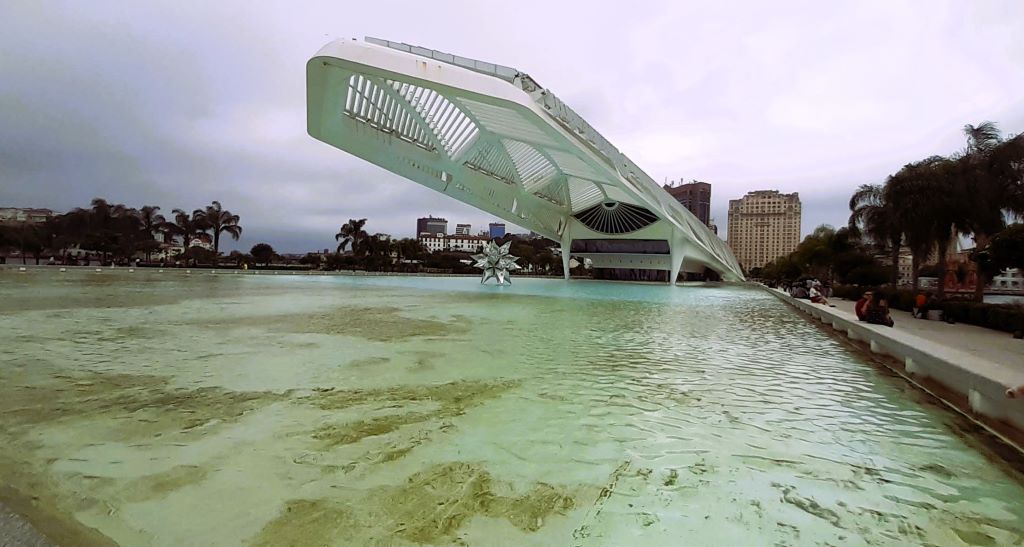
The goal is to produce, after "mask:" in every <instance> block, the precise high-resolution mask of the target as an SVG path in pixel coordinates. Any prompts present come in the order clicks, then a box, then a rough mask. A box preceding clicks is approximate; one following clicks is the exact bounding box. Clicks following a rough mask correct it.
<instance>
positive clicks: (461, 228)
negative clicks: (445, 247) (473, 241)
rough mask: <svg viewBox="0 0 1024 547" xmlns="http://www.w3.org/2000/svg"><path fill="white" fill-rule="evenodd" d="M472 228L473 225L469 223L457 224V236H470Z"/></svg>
mask: <svg viewBox="0 0 1024 547" xmlns="http://www.w3.org/2000/svg"><path fill="white" fill-rule="evenodd" d="M470 229H472V226H470V225H469V224H456V225H455V235H457V236H468V235H469V230H470Z"/></svg>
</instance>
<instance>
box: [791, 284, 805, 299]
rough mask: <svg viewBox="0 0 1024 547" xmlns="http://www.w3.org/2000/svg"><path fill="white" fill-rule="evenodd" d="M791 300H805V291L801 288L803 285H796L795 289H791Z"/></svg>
mask: <svg viewBox="0 0 1024 547" xmlns="http://www.w3.org/2000/svg"><path fill="white" fill-rule="evenodd" d="M793 298H802V299H806V298H807V289H805V288H804V287H803V285H797V287H796V288H795V289H793Z"/></svg>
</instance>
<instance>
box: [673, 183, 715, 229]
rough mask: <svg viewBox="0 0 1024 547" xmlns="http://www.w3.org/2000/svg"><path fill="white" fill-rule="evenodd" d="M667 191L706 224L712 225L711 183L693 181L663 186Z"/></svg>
mask: <svg viewBox="0 0 1024 547" xmlns="http://www.w3.org/2000/svg"><path fill="white" fill-rule="evenodd" d="M663 188H664V189H665V191H666V192H668V194H669V195H670V196H672V197H673V198H675V200H676V201H678V202H679V203H681V204H682V205H683V207H686V208H687V209H689V210H690V212H691V213H693V215H694V216H695V217H697V219H698V220H700V221H701V223H702V224H704V225H705V226H710V225H711V184H709V183H707V182H700V181H696V180H695V181H693V182H689V183H686V184H679V185H677V186H672V185H670V184H666V185H665V186H663Z"/></svg>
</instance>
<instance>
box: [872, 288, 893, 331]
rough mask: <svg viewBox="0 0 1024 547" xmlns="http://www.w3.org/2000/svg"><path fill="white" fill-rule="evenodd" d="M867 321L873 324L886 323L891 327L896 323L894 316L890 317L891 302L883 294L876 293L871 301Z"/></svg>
mask: <svg viewBox="0 0 1024 547" xmlns="http://www.w3.org/2000/svg"><path fill="white" fill-rule="evenodd" d="M865 321H867V322H868V323H871V324H872V325H885V326H887V327H891V326H893V325H894V324H895V321H893V320H892V317H889V302H888V301H886V299H884V298H882V297H881V295H877V294H876V295H874V296H873V297H872V299H871V303H870V304H868V312H867V317H866V318H865Z"/></svg>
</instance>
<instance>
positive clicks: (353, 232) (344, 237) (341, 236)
mask: <svg viewBox="0 0 1024 547" xmlns="http://www.w3.org/2000/svg"><path fill="white" fill-rule="evenodd" d="M365 225H366V219H365V218H361V219H359V220H356V219H354V218H350V219H348V222H346V223H345V225H343V226H342V227H341V230H339V231H338V233H337V234H334V239H335V241H338V242H339V243H338V252H339V253H341V252H344V250H345V247H347V246H349V245H351V248H352V250H353V251H355V250H356V244H357V243H359V242H360V241H362V240H364V239H366V230H363V226H365Z"/></svg>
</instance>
